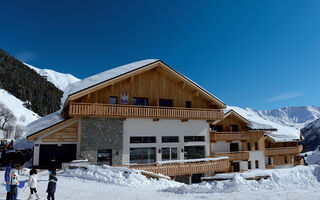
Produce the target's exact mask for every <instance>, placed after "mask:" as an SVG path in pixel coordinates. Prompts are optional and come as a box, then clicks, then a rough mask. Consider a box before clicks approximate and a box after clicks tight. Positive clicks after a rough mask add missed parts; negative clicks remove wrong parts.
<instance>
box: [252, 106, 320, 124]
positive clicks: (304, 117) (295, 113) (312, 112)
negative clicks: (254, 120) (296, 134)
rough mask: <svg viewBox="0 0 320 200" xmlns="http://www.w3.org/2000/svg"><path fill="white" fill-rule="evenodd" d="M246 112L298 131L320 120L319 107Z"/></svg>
mask: <svg viewBox="0 0 320 200" xmlns="http://www.w3.org/2000/svg"><path fill="white" fill-rule="evenodd" d="M246 110H248V111H250V112H255V113H257V114H258V115H259V116H260V117H261V118H263V119H266V120H269V121H273V122H276V123H278V124H282V125H285V126H291V127H295V128H298V129H302V128H304V127H305V126H306V125H307V124H309V123H310V122H312V121H314V120H316V119H318V118H320V107H318V106H298V107H284V108H279V109H274V110H255V109H251V108H246Z"/></svg>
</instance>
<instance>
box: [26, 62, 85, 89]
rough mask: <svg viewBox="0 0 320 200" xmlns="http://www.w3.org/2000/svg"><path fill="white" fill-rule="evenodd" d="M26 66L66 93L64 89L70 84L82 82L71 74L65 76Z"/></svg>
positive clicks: (48, 70)
mask: <svg viewBox="0 0 320 200" xmlns="http://www.w3.org/2000/svg"><path fill="white" fill-rule="evenodd" d="M24 64H25V65H26V66H28V67H30V68H31V69H33V70H34V71H36V72H37V73H38V74H39V75H40V76H42V77H43V78H45V79H47V81H49V82H51V83H52V84H54V85H55V86H56V87H57V88H59V89H60V90H62V91H64V89H65V88H66V87H67V86H68V85H69V84H72V83H74V82H77V81H80V79H78V78H76V77H74V76H72V75H71V74H63V73H60V72H56V71H53V70H51V69H39V68H36V67H34V66H32V65H29V64H27V63H24Z"/></svg>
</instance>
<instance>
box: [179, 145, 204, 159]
mask: <svg viewBox="0 0 320 200" xmlns="http://www.w3.org/2000/svg"><path fill="white" fill-rule="evenodd" d="M204 157H205V151H204V146H185V147H184V159H199V158H204Z"/></svg>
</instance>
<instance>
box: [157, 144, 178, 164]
mask: <svg viewBox="0 0 320 200" xmlns="http://www.w3.org/2000/svg"><path fill="white" fill-rule="evenodd" d="M177 159H178V148H176V147H174V148H169V147H166V148H162V149H161V160H163V161H165V160H177Z"/></svg>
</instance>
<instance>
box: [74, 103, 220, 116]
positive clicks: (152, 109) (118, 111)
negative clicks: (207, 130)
mask: <svg viewBox="0 0 320 200" xmlns="http://www.w3.org/2000/svg"><path fill="white" fill-rule="evenodd" d="M69 114H70V116H122V117H146V118H179V119H222V118H223V110H218V109H203V108H182V107H181V108H180V107H157V106H136V105H119V104H98V103H77V102H71V103H70V108H69Z"/></svg>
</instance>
